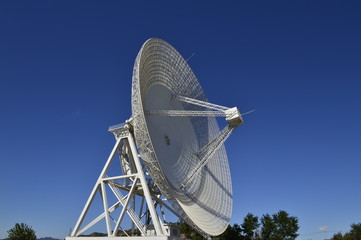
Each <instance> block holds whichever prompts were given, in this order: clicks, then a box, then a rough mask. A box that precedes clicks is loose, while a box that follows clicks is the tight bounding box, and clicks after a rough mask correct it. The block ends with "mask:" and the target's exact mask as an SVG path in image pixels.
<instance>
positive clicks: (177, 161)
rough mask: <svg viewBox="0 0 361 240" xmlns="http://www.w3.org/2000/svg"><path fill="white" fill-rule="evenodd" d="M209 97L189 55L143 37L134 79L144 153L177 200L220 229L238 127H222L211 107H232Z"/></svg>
mask: <svg viewBox="0 0 361 240" xmlns="http://www.w3.org/2000/svg"><path fill="white" fill-rule="evenodd" d="M197 100H198V101H197ZM207 103H208V100H207V97H206V95H205V93H204V91H203V89H202V87H201V86H200V84H199V82H198V80H197V78H196V77H195V75H194V73H193V72H192V70H191V68H190V67H189V66H188V64H187V62H186V60H184V59H183V57H182V56H181V55H180V54H179V53H178V52H177V51H176V50H175V49H174V48H173V47H172V46H171V45H170V44H168V43H167V42H165V41H164V40H161V39H156V38H153V39H149V40H148V41H146V42H145V43H144V45H143V46H142V48H141V50H140V52H139V54H138V56H137V58H136V61H135V65H134V70H133V83H132V113H133V121H134V134H135V139H136V143H137V146H138V149H139V152H140V155H141V156H142V158H143V161H144V162H145V164H146V166H147V168H148V171H149V172H150V174H151V176H152V177H153V180H154V181H155V183H156V184H157V186H158V187H159V188H160V190H161V191H162V193H163V194H164V195H165V196H167V198H168V201H170V202H171V204H172V206H173V207H174V208H175V209H177V211H178V212H179V213H180V214H181V215H182V216H183V217H184V218H187V219H188V220H189V219H190V221H191V222H192V223H193V224H194V225H195V226H197V227H198V228H200V229H201V230H202V231H203V232H205V233H207V234H209V235H219V234H221V233H222V232H223V231H224V230H225V229H226V228H227V226H228V224H229V221H230V217H231V212H232V184H231V175H230V170H229V165H228V160H227V155H226V151H225V148H224V145H223V142H224V140H225V138H226V137H227V136H228V135H229V134H230V132H231V131H232V130H233V128H232V126H227V128H226V129H225V130H224V131H222V132H220V130H219V127H218V124H217V121H216V119H215V116H218V115H217V114H216V113H217V112H216V111H208V110H209V109H214V110H220V111H219V112H218V113H220V112H222V110H223V113H224V111H226V110H227V109H228V108H224V107H221V106H217V105H214V104H209V105H207ZM212 107H213V108H212ZM215 107H220V108H221V109H215ZM237 113H238V114H239V112H238V111H237V112H236V114H237ZM223 115H224V114H223ZM239 117H240V115H239ZM239 120H240V121H241V119H239ZM240 123H241V122H240ZM212 151H213V152H212ZM207 157H208V158H207ZM202 161H204V162H203V164H202Z"/></svg>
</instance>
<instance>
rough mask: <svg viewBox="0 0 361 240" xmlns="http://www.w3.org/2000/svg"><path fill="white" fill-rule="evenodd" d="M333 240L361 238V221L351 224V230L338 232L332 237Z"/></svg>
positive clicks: (360, 239) (358, 239)
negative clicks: (343, 232)
mask: <svg viewBox="0 0 361 240" xmlns="http://www.w3.org/2000/svg"><path fill="white" fill-rule="evenodd" d="M331 239H332V240H361V223H358V224H355V223H353V224H351V230H350V231H349V232H347V233H345V234H344V235H342V233H340V232H339V233H336V234H334V235H333V237H332V238H331Z"/></svg>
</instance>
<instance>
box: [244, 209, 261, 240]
mask: <svg viewBox="0 0 361 240" xmlns="http://www.w3.org/2000/svg"><path fill="white" fill-rule="evenodd" d="M241 226H242V239H244V240H252V239H255V237H256V235H257V233H256V230H257V229H258V228H259V226H260V224H259V222H258V217H257V216H254V215H253V214H252V213H248V214H247V216H246V217H245V218H244V219H243V223H242V225H241Z"/></svg>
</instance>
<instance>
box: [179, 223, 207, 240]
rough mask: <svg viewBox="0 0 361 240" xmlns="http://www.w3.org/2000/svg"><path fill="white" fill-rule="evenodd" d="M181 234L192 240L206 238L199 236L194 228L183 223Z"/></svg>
mask: <svg viewBox="0 0 361 240" xmlns="http://www.w3.org/2000/svg"><path fill="white" fill-rule="evenodd" d="M180 231H181V233H183V234H184V235H185V237H186V238H188V239H192V240H204V237H203V236H202V235H201V234H199V233H198V232H197V231H195V230H194V229H193V228H192V227H190V226H189V225H188V224H187V223H185V222H182V223H181V229H180Z"/></svg>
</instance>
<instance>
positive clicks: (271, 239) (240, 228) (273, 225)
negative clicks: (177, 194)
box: [181, 211, 361, 240]
mask: <svg viewBox="0 0 361 240" xmlns="http://www.w3.org/2000/svg"><path fill="white" fill-rule="evenodd" d="M298 229H299V226H298V219H297V217H292V216H289V214H288V213H287V212H285V211H279V212H278V213H276V214H273V215H272V216H271V215H269V214H265V215H263V216H262V218H261V219H260V220H259V218H258V217H257V216H254V215H253V214H252V213H248V214H247V215H246V217H245V218H244V219H243V223H242V224H240V225H239V224H234V225H233V226H231V225H228V227H227V229H226V230H225V231H224V232H223V233H222V234H221V235H219V236H217V237H213V238H212V239H215V240H294V239H296V237H297V236H298V234H297V231H298ZM181 232H182V233H183V234H184V235H185V237H186V238H188V239H194V240H200V239H204V238H203V237H202V236H201V235H200V234H199V233H197V232H196V231H194V230H193V229H192V228H191V227H189V226H188V225H187V224H185V223H183V224H182V227H181ZM360 240H361V239H360Z"/></svg>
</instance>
